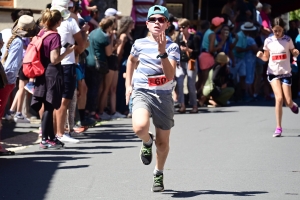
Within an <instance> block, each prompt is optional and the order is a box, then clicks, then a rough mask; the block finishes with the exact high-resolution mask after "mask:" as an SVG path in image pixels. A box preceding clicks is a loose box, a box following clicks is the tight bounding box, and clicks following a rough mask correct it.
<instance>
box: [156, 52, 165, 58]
mask: <svg viewBox="0 0 300 200" xmlns="http://www.w3.org/2000/svg"><path fill="white" fill-rule="evenodd" d="M167 57H168V54H167V53H166V52H165V53H164V54H158V55H157V56H156V58H167Z"/></svg>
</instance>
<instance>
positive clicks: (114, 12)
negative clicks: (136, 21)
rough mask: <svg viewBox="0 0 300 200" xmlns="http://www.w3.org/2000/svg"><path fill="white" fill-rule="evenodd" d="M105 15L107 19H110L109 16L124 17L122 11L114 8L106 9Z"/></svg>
mask: <svg viewBox="0 0 300 200" xmlns="http://www.w3.org/2000/svg"><path fill="white" fill-rule="evenodd" d="M104 15H105V16H106V17H108V16H115V15H119V16H120V15H122V13H121V12H120V11H117V10H116V9H114V8H108V9H106V11H105V13H104Z"/></svg>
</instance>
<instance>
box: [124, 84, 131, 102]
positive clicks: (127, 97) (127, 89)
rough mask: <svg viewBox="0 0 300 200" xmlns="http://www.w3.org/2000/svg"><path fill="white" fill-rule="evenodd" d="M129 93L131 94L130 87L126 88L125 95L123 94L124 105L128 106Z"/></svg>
mask: <svg viewBox="0 0 300 200" xmlns="http://www.w3.org/2000/svg"><path fill="white" fill-rule="evenodd" d="M131 93H132V86H128V87H126V94H125V96H126V105H128V103H129V99H130V95H131Z"/></svg>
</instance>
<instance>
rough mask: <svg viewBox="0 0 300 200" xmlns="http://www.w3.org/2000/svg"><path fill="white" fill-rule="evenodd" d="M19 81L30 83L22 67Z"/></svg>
mask: <svg viewBox="0 0 300 200" xmlns="http://www.w3.org/2000/svg"><path fill="white" fill-rule="evenodd" d="M19 79H20V80H22V81H28V80H29V78H28V77H27V76H25V74H24V72H23V67H21V69H20V71H19Z"/></svg>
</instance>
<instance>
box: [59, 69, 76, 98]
mask: <svg viewBox="0 0 300 200" xmlns="http://www.w3.org/2000/svg"><path fill="white" fill-rule="evenodd" d="M62 67H63V73H64V76H63V78H64V92H63V98H65V99H70V100H72V99H73V95H74V91H75V88H76V64H70V65H62Z"/></svg>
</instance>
